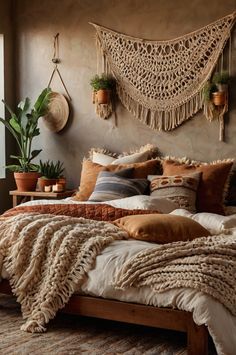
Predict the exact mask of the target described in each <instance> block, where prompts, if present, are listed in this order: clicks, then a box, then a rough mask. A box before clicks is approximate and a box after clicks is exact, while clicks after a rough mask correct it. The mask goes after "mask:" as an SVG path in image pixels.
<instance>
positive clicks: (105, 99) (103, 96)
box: [97, 90, 111, 104]
mask: <svg viewBox="0 0 236 355" xmlns="http://www.w3.org/2000/svg"><path fill="white" fill-rule="evenodd" d="M110 97H111V90H98V91H97V102H98V104H108V103H109V102H110Z"/></svg>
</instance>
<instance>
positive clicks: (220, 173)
mask: <svg viewBox="0 0 236 355" xmlns="http://www.w3.org/2000/svg"><path fill="white" fill-rule="evenodd" d="M232 165H233V163H232V162H228V163H220V164H199V165H189V164H181V163H178V162H174V161H170V160H166V161H163V162H162V166H163V175H177V174H180V175H182V174H191V173H194V172H201V173H202V178H201V180H200V183H199V187H198V193H197V203H196V206H197V211H198V212H211V213H217V214H225V212H224V206H223V200H224V190H225V185H226V182H227V179H228V176H229V173H230V170H231V167H232Z"/></svg>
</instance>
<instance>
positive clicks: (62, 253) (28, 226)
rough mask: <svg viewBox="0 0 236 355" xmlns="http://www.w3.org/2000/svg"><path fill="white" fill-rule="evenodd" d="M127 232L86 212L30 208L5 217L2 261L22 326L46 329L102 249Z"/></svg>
mask: <svg viewBox="0 0 236 355" xmlns="http://www.w3.org/2000/svg"><path fill="white" fill-rule="evenodd" d="M126 237H127V234H126V232H124V231H121V230H119V229H118V228H117V227H115V226H114V225H112V224H110V223H108V222H102V221H94V220H88V219H84V218H82V217H81V218H73V217H68V216H54V215H50V214H37V213H24V214H19V215H16V216H13V217H10V218H3V217H2V218H0V260H3V263H4V266H5V268H6V270H7V271H8V273H9V275H10V283H11V286H12V290H13V293H14V294H15V295H16V296H17V301H18V302H20V304H21V309H22V315H23V318H26V319H27V321H26V323H25V324H24V325H23V326H22V328H21V329H22V330H25V331H29V332H42V331H45V330H46V329H45V324H46V323H48V322H49V320H50V319H52V318H53V317H54V316H55V314H56V312H57V310H59V309H60V308H62V307H63V306H64V305H65V304H66V302H68V300H69V298H70V296H71V295H72V294H73V293H74V291H75V290H76V289H78V286H80V285H81V284H82V283H83V281H84V280H85V278H86V275H87V272H88V271H89V270H90V269H91V268H93V266H94V263H95V259H96V256H97V255H98V254H99V253H100V252H101V250H102V249H103V248H105V247H106V246H107V245H108V244H109V243H111V242H112V241H113V240H115V239H123V238H126ZM1 267H2V265H1V264H0V271H1Z"/></svg>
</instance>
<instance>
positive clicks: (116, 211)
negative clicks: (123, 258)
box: [3, 204, 160, 221]
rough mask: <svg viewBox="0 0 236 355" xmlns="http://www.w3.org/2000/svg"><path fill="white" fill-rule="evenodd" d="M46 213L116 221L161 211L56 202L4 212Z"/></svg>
mask: <svg viewBox="0 0 236 355" xmlns="http://www.w3.org/2000/svg"><path fill="white" fill-rule="evenodd" d="M30 212H36V213H46V214H49V213H50V214H54V215H64V216H70V217H84V218H89V219H94V220H97V221H114V220H115V219H118V218H121V217H124V216H129V215H134V214H136V215H137V214H151V213H160V212H159V211H153V210H152V211H150V210H127V209H123V208H116V207H113V206H109V205H106V204H82V205H77V204H66V205H65V204H61V205H60V204H56V205H50V204H49V205H35V206H17V207H15V208H12V209H10V210H8V211H7V212H5V213H4V215H3V216H4V217H11V216H15V215H17V214H19V213H30Z"/></svg>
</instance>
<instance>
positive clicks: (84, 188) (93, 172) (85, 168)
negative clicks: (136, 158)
mask: <svg viewBox="0 0 236 355" xmlns="http://www.w3.org/2000/svg"><path fill="white" fill-rule="evenodd" d="M82 164H83V165H82V172H81V179H80V187H79V191H78V192H77V193H76V195H75V197H74V199H75V200H79V201H87V200H88V198H89V196H90V195H91V194H92V192H93V190H94V187H95V184H96V180H97V177H98V174H99V173H100V172H101V171H111V172H117V171H119V170H122V169H127V168H134V170H133V173H132V176H131V177H132V178H135V179H136V178H137V179H146V178H147V176H148V175H153V174H158V173H160V162H159V161H158V160H147V161H145V162H143V163H135V164H119V165H107V166H102V165H100V164H96V163H93V162H91V161H89V160H84V161H83V163H82Z"/></svg>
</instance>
